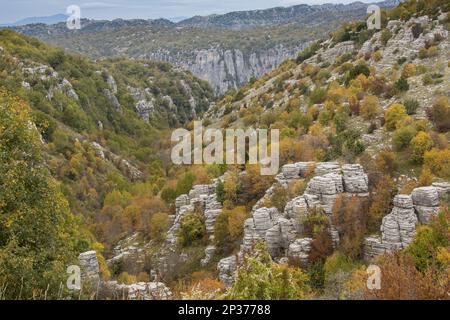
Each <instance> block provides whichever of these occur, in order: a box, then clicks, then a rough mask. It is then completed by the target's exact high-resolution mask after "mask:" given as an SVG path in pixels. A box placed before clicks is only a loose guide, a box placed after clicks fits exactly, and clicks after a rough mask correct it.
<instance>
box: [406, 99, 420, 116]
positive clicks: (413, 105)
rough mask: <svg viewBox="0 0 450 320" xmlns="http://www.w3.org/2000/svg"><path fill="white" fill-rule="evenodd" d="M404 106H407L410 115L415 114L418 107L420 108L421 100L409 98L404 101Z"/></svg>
mask: <svg viewBox="0 0 450 320" xmlns="http://www.w3.org/2000/svg"><path fill="white" fill-rule="evenodd" d="M403 104H404V106H405V108H406V112H407V113H408V115H413V114H415V113H416V112H417V109H419V107H420V105H419V101H417V100H416V99H407V100H405V101H404V103H403Z"/></svg>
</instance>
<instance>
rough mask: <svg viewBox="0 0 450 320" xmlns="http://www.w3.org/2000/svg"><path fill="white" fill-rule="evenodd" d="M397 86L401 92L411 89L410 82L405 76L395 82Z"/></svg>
mask: <svg viewBox="0 0 450 320" xmlns="http://www.w3.org/2000/svg"><path fill="white" fill-rule="evenodd" d="M394 86H395V88H396V89H397V90H398V91H400V92H405V91H408V90H409V83H408V80H407V79H406V78H405V77H403V76H402V77H400V79H398V80H397V82H395V85H394Z"/></svg>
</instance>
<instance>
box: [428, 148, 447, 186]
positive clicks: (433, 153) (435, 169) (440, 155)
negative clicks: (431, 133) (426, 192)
mask: <svg viewBox="0 0 450 320" xmlns="http://www.w3.org/2000/svg"><path fill="white" fill-rule="evenodd" d="M424 166H425V167H426V168H429V169H430V171H431V172H432V173H433V174H435V175H437V176H438V177H441V178H445V179H450V150H449V149H444V150H438V149H432V150H430V151H427V152H425V155H424Z"/></svg>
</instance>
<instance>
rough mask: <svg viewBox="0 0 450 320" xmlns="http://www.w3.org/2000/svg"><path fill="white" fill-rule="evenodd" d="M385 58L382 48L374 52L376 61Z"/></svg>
mask: <svg viewBox="0 0 450 320" xmlns="http://www.w3.org/2000/svg"><path fill="white" fill-rule="evenodd" d="M382 58H383V54H382V53H381V51H380V50H378V51H376V52H375V53H374V54H373V60H375V61H376V62H378V61H380V60H381V59H382Z"/></svg>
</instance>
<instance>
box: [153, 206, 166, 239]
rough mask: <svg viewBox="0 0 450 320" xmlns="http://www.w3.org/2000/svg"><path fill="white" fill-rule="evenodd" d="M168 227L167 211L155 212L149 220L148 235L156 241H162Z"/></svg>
mask: <svg viewBox="0 0 450 320" xmlns="http://www.w3.org/2000/svg"><path fill="white" fill-rule="evenodd" d="M168 227H169V216H168V215H167V213H155V214H154V215H153V216H152V218H151V220H150V237H151V238H152V239H155V240H156V241H158V242H162V241H164V239H165V236H166V231H167V229H168Z"/></svg>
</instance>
